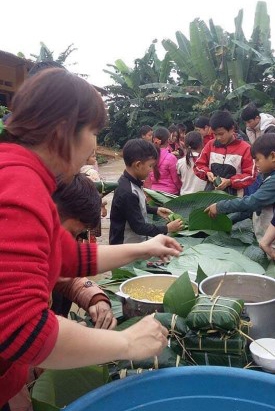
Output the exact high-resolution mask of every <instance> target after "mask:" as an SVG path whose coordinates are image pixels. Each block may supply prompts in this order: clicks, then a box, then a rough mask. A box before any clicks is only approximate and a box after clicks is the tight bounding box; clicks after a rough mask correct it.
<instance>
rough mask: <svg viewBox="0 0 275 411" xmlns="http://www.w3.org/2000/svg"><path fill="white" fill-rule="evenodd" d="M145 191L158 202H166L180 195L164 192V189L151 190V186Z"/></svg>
mask: <svg viewBox="0 0 275 411" xmlns="http://www.w3.org/2000/svg"><path fill="white" fill-rule="evenodd" d="M144 192H145V193H146V194H147V195H148V197H150V198H151V199H152V200H153V201H154V202H155V203H156V204H159V205H161V204H166V203H167V202H168V201H170V200H171V199H174V198H178V196H176V195H174V194H169V193H164V192H162V191H155V190H150V189H149V188H144Z"/></svg>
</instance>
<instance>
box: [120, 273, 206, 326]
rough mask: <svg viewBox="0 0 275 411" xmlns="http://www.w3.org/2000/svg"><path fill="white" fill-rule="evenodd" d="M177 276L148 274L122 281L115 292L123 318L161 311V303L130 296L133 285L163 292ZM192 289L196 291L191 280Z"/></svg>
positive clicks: (195, 286) (196, 288) (194, 284)
mask: <svg viewBox="0 0 275 411" xmlns="http://www.w3.org/2000/svg"><path fill="white" fill-rule="evenodd" d="M177 278H178V277H177V276H175V275H170V274H149V275H143V276H139V277H134V278H130V279H129V280H126V281H124V282H123V283H122V284H121V286H120V289H119V291H118V292H117V293H116V294H117V296H118V297H119V299H120V300H121V302H122V311H123V315H124V317H125V318H131V317H135V316H141V315H147V314H152V313H154V312H156V311H157V312H163V303H157V302H152V301H148V300H141V299H136V298H133V297H131V295H129V290H130V289H131V288H132V287H133V286H134V287H136V288H140V287H146V288H151V289H154V288H155V289H158V290H162V291H163V292H165V291H166V290H168V288H169V287H170V285H172V284H173V282H174V281H176V279H177ZM191 283H192V285H193V288H194V290H195V291H196V292H197V291H198V287H197V284H196V283H194V282H193V281H191Z"/></svg>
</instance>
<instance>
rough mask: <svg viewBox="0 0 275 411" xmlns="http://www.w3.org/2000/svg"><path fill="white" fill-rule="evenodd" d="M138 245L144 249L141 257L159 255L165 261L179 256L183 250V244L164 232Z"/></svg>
mask: <svg viewBox="0 0 275 411" xmlns="http://www.w3.org/2000/svg"><path fill="white" fill-rule="evenodd" d="M176 221H177V220H176ZM137 247H140V249H141V251H142V255H141V256H140V258H144V259H147V258H150V257H159V258H160V259H161V260H162V261H164V262H167V261H169V259H170V257H178V256H179V255H180V253H181V251H182V246H181V245H180V244H179V243H178V242H177V241H176V240H174V239H173V238H171V237H168V236H166V235H163V234H159V235H157V236H156V237H153V238H151V239H150V240H147V241H144V242H143V243H139V244H138V245H137Z"/></svg>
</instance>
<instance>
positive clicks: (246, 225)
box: [231, 218, 255, 244]
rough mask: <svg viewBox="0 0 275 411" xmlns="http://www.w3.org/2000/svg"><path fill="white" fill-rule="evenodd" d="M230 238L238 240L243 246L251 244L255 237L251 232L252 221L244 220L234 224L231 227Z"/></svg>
mask: <svg viewBox="0 0 275 411" xmlns="http://www.w3.org/2000/svg"><path fill="white" fill-rule="evenodd" d="M231 238H234V239H238V240H240V241H242V242H243V243H245V244H253V242H254V241H255V235H254V231H253V225H252V220H251V219H250V218H247V219H246V220H243V221H239V222H237V223H235V224H234V225H233V227H232V231H231Z"/></svg>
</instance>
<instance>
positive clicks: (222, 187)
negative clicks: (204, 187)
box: [215, 178, 231, 190]
mask: <svg viewBox="0 0 275 411" xmlns="http://www.w3.org/2000/svg"><path fill="white" fill-rule="evenodd" d="M221 180H222V182H221V184H220V185H218V186H217V187H215V190H225V189H226V188H227V187H229V186H231V180H230V179H229V178H221Z"/></svg>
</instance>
